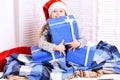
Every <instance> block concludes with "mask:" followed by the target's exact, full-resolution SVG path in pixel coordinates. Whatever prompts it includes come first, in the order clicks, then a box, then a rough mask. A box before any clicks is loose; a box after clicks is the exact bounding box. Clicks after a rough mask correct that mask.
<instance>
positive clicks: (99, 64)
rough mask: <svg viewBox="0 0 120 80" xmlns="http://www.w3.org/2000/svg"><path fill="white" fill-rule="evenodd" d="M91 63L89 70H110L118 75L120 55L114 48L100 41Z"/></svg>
mask: <svg viewBox="0 0 120 80" xmlns="http://www.w3.org/2000/svg"><path fill="white" fill-rule="evenodd" d="M96 48H97V50H96V52H95V56H94V59H93V62H92V65H91V66H92V67H91V70H93V71H96V70H99V69H105V70H112V71H114V72H116V73H120V53H119V50H118V49H117V47H116V46H114V45H111V44H108V43H106V42H104V41H100V42H99V43H98V44H97V46H96Z"/></svg>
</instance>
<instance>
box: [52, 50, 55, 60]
mask: <svg viewBox="0 0 120 80" xmlns="http://www.w3.org/2000/svg"><path fill="white" fill-rule="evenodd" d="M51 55H52V58H53V60H52V61H53V62H54V61H55V55H54V51H53V52H52V53H51Z"/></svg>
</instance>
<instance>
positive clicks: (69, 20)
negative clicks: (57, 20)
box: [65, 16, 74, 38]
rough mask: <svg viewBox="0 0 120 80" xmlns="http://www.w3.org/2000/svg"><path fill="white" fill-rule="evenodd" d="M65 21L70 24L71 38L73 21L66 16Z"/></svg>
mask: <svg viewBox="0 0 120 80" xmlns="http://www.w3.org/2000/svg"><path fill="white" fill-rule="evenodd" d="M66 17H67V19H65V22H67V23H70V29H71V33H72V38H73V37H74V29H73V21H74V19H71V18H69V16H66Z"/></svg>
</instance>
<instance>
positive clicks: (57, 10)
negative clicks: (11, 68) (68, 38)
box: [38, 0, 87, 80]
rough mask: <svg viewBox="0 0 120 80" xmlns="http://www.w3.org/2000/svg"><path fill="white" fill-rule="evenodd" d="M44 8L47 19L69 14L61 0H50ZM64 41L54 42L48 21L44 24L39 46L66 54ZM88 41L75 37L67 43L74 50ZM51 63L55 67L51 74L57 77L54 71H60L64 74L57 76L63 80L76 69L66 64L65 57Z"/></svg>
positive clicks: (49, 50)
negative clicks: (57, 43)
mask: <svg viewBox="0 0 120 80" xmlns="http://www.w3.org/2000/svg"><path fill="white" fill-rule="evenodd" d="M43 10H44V14H45V17H46V20H47V19H49V18H58V17H61V16H66V15H67V14H68V12H67V7H66V5H65V3H64V2H62V1H61V0H49V1H48V2H47V3H46V4H45V5H44V6H43ZM63 42H64V40H62V41H61V43H60V44H59V45H56V44H54V43H52V41H51V35H50V34H49V32H48V24H47V22H46V23H45V24H44V25H43V26H42V29H41V32H40V39H39V44H38V46H39V48H41V49H43V50H46V51H48V52H50V53H53V52H54V51H59V52H60V55H64V56H66V53H64V51H65V50H66V47H65V46H64V45H63ZM86 43H87V41H86V39H84V38H80V40H76V39H75V37H74V39H73V42H69V43H66V45H68V46H70V49H72V50H74V49H75V48H78V47H83V46H85V45H86ZM50 64H52V66H53V69H52V71H51V73H50V76H51V77H52V78H53V77H54V79H55V77H56V76H55V74H53V75H52V73H56V72H58V73H59V74H62V76H60V75H59V76H57V77H56V79H57V80H63V79H64V78H65V77H67V76H68V75H70V74H72V73H73V70H74V69H73V68H72V67H68V66H67V65H66V64H67V63H66V61H65V59H64V58H62V59H58V60H57V61H55V62H53V63H50ZM69 66H70V65H69ZM70 71H71V72H70ZM63 73H64V74H65V75H64V76H63ZM60 77H61V78H62V79H61V78H60ZM59 78H60V79H59ZM56 79H55V80H56Z"/></svg>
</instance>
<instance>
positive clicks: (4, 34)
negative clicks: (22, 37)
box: [0, 0, 15, 52]
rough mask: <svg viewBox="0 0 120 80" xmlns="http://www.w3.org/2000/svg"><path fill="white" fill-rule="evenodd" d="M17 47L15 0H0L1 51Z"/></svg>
mask: <svg viewBox="0 0 120 80" xmlns="http://www.w3.org/2000/svg"><path fill="white" fill-rule="evenodd" d="M12 47H15V31H14V12H13V0H0V52H1V51H3V50H6V49H9V48H12Z"/></svg>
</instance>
